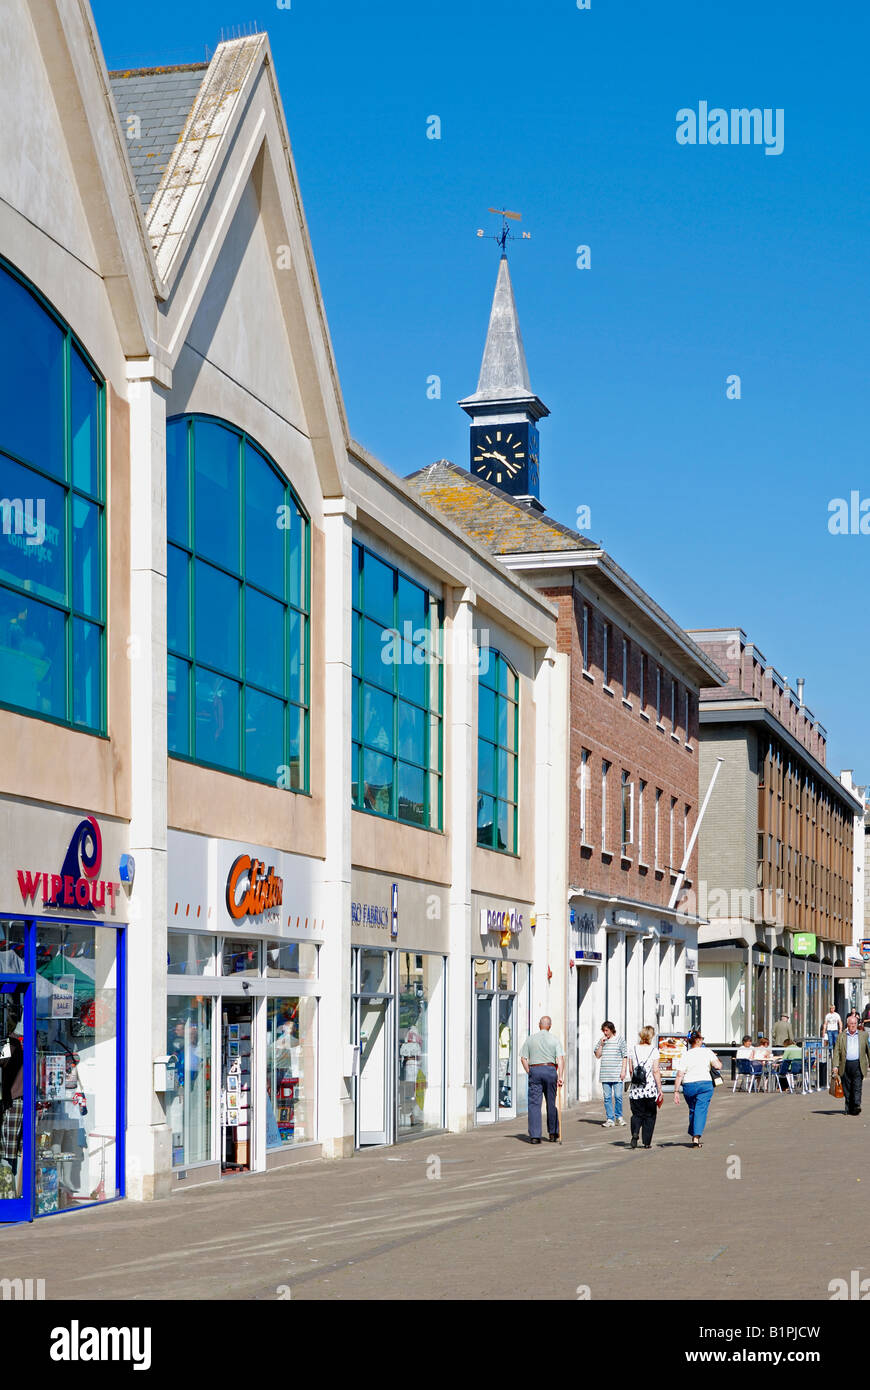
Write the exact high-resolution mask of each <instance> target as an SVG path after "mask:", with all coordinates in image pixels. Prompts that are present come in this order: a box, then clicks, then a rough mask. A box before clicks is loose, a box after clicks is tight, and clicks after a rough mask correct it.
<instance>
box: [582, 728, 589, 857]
mask: <svg viewBox="0 0 870 1390" xmlns="http://www.w3.org/2000/svg"><path fill="white" fill-rule="evenodd" d="M588 793H589V750H588V749H587V748H584V749H583V750H582V752H581V754H580V843H581V844H584V845H585V844H588V843H589V842H588V840H587V837H586V829H587V818H586V809H587V802H588Z"/></svg>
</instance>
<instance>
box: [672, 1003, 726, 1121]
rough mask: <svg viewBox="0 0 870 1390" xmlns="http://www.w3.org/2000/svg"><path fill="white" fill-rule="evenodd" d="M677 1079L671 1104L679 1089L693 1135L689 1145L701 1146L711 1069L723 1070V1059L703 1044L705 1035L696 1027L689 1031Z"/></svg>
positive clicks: (711, 1088) (707, 1107)
mask: <svg viewBox="0 0 870 1390" xmlns="http://www.w3.org/2000/svg"><path fill="white" fill-rule="evenodd" d="M678 1065H679V1068H680V1070H678V1072H677V1079H676V1082H675V1083H674V1104H675V1105H679V1103H680V1092H681V1091H683V1092H684V1093H685V1096H686V1104H687V1105H688V1107H689V1134H690V1135H691V1138H692V1148H693V1149H700V1147H701V1135H702V1134H703V1133H704V1126H705V1124H706V1123H707V1111H708V1110H709V1108H710V1100H711V1097H712V1095H713V1076H712V1072H711V1068H712V1069H713V1070H714V1071H721V1070H722V1063H721V1062H720V1061H719V1058H718V1057H717V1056H716V1053H715V1052H711V1051H710V1049H709V1048H708V1047H705V1046H704V1039H703V1037H702V1036H701V1034H700V1033H699V1032H698V1030H697V1029H694V1030H693V1031H692V1032H691V1033H690V1034H689V1050H688V1052H687V1053H686V1054H685V1056H684V1057H683V1058H681V1060H680V1062H679V1064H678Z"/></svg>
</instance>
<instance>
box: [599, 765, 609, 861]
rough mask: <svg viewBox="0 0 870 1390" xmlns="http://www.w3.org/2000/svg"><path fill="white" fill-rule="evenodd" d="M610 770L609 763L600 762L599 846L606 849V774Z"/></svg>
mask: <svg viewBox="0 0 870 1390" xmlns="http://www.w3.org/2000/svg"><path fill="white" fill-rule="evenodd" d="M609 771H610V763H609V762H607V761H606V760H604V761H602V764H601V848H602V849H603V850H605V851H607V848H608V846H607V774H608V772H609Z"/></svg>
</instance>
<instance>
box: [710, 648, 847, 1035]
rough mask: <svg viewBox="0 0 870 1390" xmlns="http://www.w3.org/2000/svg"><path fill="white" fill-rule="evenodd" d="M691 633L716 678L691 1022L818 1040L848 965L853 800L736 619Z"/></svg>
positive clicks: (800, 703)
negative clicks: (783, 1022)
mask: <svg viewBox="0 0 870 1390" xmlns="http://www.w3.org/2000/svg"><path fill="white" fill-rule="evenodd" d="M690 636H691V637H692V638H693V639H694V641H695V642H696V643H697V644H698V646H700V647H702V648H703V649H704V650H705V651H706V652H708V653H709V655H710V657H711V659H712V660H713V661H715V662H716V664H717V665H718V666H720V667H721V668H722V670H724V671H725V672H726V674H727V676H728V683H727V685H725V686H723V687H719V688H718V689H713V688H709V689H705V690H703V691H702V692H701V709H700V735H701V779H702V782H704V780H705V779H707V778H709V777H711V776H712V773H713V770H714V768H715V765H716V761H717V759H719V758H721V759H722V760H723V761H722V765H721V772H720V774H719V777H718V780H717V782H716V787H715V793H714V796H713V797H712V799H711V802H710V807H709V810H708V813H707V816H706V818H705V820H704V824H703V826H702V828H701V834H700V850H701V853H700V869H699V875H700V877H699V883H698V888H697V899H696V900H695V902H694V903H693V904H692V906H693V908H694V910H695V911H697V912H698V913H699V914H700V915H701V917H702V918H706V919H708V920H707V924H706V925H704V926H702V927H701V930H700V937H699V942H700V987H701V1001H702V1002H701V1007H702V1019H703V1027H704V1029H705V1031H706V1033H707V1034H708V1036H710V1037H711V1038H715V1039H717V1040H719V1041H723V1042H731V1041H734V1040H735V1039H736V1040H738V1041H739V1039H740V1038H741V1037H742V1035H743V1034H744V1033H745V1032H747V1033H751V1034H752V1035H753V1036H756V1035H758V1034H760V1033H764V1034H766V1035H768V1036H769V1035H770V1030H771V1028H772V1024H773V1021H774V1019H776V1018H777V1017H778V1016H779V1015H781V1014H783V1013H788V1014H789V1017H790V1020H791V1023H792V1029H793V1032H794V1034H795V1036H796V1037H807V1036H809V1037H817V1036H819V1034H820V1030H821V1022H822V1019H823V1017H824V1014H825V1012H826V1010H827V1008H828V1005H829V1003H830V1001H831V1000H836V1001H837V1002H838V1003H839V1004H840V1005H841V1006H844V1004H845V998H846V995H845V990H844V988H843V983H844V982H845V981H847V980H849V979H851V978H852V975H853V973H854V967H853V966H851V965H849V963H848V960H847V956H848V953H849V949H850V947H851V945H852V935H853V925H852V917H853V894H854V877H855V876H854V853H855V845H854V825H855V817H856V816H859V815H860V814H861V810H862V804H861V802H860V800H859V799H858V798H857V796H856V793H855V792H854V791H853V790H850V789H849V788H847V787H846V786H844V785H843V784H842V782H841V781H840V779H839V778H838V777H837V776H835V775H834V774H833V773H832V772H830V771H829V770H828V768H827V766H826V764H825V745H826V741H827V733H826V730H825V729H824V727H823V726H822V725H821V724H820V722H819V721H818V719H816V718H815V716H814V715H813V714H812V712H811V711H810V710H809V709H808V708H807V706H806V704H805V703H804V698H803V695H804V682H803V680H801V681H798V682H796V689H792V688H791V686H790V685H789V683H788V682H787V681H786V680H785V679H784V678H783V677H782V676H781V675H780V673H779V672H778V671H777V670H776V669H775V668H774V667H773V666H771V665H770V664H769V663H768V662H767V661H766V660H765V658H764V656H763V655H762V653H761V652H760V651H759V649H758V648H757V647H756V646H755V645H754V644H753V643H751V642H749V641H748V640H747V638H746V634H745V633H744V632H743V630H742V629H740V628H733V629H725V628H712V629H704V630H702V631H693V632H691V633H690Z"/></svg>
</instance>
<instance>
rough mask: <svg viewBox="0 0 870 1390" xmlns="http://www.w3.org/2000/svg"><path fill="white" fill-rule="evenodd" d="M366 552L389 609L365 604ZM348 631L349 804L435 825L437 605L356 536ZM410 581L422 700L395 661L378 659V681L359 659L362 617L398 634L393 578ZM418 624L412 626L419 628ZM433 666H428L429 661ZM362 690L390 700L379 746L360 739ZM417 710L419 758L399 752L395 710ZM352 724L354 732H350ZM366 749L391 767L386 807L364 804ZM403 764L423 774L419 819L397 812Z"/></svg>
mask: <svg viewBox="0 0 870 1390" xmlns="http://www.w3.org/2000/svg"><path fill="white" fill-rule="evenodd" d="M367 556H370V557H371V559H372V561H375V562H377V564H379V565H382V566H384V567H385V568H386V569H387V570H389V571H390V572H391V574H392V614H391V615H388V614H386V613H383V614H380V615H378V616H377V618H375V615H374V614H373V613H371V612H369V611H368V609H367V607H366V592H365V589H366V581H365V569H366V557H367ZM352 582H353V619H352V622H353V636H352V671H353V676H352V699H353V729H352V731H351V805H352V806H353V807H354V809H355V810H358V811H364V812H365V813H366V815H371V816H378V817H380V818H381V819H384V820H391V821H399V822H400V823H401V824H404V825H415V826H417V827H418V828H420V829H424V830H441V828H442V826H443V816H444V804H443V803H444V771H443V744H444V718H443V710H444V662H443V654H442V621H443V608H442V604H441V601H440V600H439V599H438V598H437V597H436V596H435V595H434V594H431V593H430V592H429V590H428V589H427V588H426V587H425V585H423V584H420V583H419V582H418V581H417V580H416V579H413V578H412V577H411V576H410V575H409V574H406V573H405V572H404V571H403V570H400V569H398V568H397V567H396V566H395V565H392V564H391V563H390V562H389V561H388V560H385V559H384V558H383V556H381V555H379V554H377V553H376V552H375V551H374V550H372V549H370V547H369V546H367V545H365V544H363V543H362V542H361V541H354V542H353V581H352ZM400 582H403V583H404V584H409V585H413V587H414V588H416V589H418V590H419V591H420V593H421V594H422V596H423V605H424V624H423V628H422V631H423V632H424V640H423V642H422V643H420V642H417V643H414V644H412V645H413V647H414V649H420V648H422V656H423V660H422V661H421V662H420V664H421V665H422V666H423V669H424V673H425V676H424V681H423V691H424V694H423V703H422V704H421V703H420V702H419V701H417V700H414V699H413V698H411V697H409V696H408V694H407V693H406V692H403V691H402V689H401V682H400V672H401V663H400V662H389V663H384V665H385V676H384V681H383V682H377V683H375V682H372V681H369V680H367V679H366V672H365V662H364V637H365V623H366V622H367V621H369V622H371V621H376V622H377V624H378V626H379V627H380V629H381V640H382V641H383V637H384V634H385V633H395V634H396V640H401V639H402V637H403V635H404V634H403V629H402V627H401V626H400V615H399V584H400ZM382 617H389V622H388V623H387V624H384V623H383V622H382V621H381V618H382ZM419 630H420V629H417V631H419ZM433 664H434V666H435V670H434V671H433V670H432V666H433ZM366 692H370V693H371V694H372V695H373V696H375V697H377V696H380V697H381V698H382V699H384V700H388V701H389V702H390V717H389V724H390V728H389V735H388V746H387V747H386V748H384V747H383V746H380V745H379V744H377V743H374V742H371V741H367V740H366V728H365V701H366ZM402 706H404V707H407V708H409V709H413V710H417V711H419V712H420V713H421V715H422V720H423V753H422V761H421V762H418V761H415V760H412V759H410V758H407V757H402V756H401V750H400V732H399V714H400V707H402ZM354 730H355V732H354ZM366 752H369V753H370V754H376V755H379V756H381V757H383V758H385V759H388V760H389V761H390V763H391V767H392V781H391V784H390V786H391V791H390V805H389V810H386V811H384V810H379V809H377V808H376V807H374V806H372V805H367V804H366V793H365V786H366V783H365V778H364V771H365V757H366ZM403 766H404V767H408V768H410V769H411V770H412V771H416V772H422V774H423V802H422V819H421V820H418V819H415V818H414V817H413V816H410V815H403V814H402V803H401V799H400V796H399V774H400V768H401V767H403Z"/></svg>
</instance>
